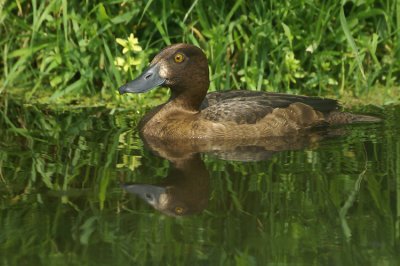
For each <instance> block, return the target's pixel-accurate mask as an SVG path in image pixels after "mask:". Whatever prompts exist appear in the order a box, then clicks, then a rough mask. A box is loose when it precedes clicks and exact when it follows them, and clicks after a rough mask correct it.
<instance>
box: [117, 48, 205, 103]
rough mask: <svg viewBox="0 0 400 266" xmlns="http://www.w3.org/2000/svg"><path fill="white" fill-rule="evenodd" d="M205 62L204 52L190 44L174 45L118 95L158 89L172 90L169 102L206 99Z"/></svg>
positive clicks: (159, 55) (120, 89) (154, 60)
mask: <svg viewBox="0 0 400 266" xmlns="http://www.w3.org/2000/svg"><path fill="white" fill-rule="evenodd" d="M209 83H210V81H209V72H208V62H207V58H206V56H205V54H204V53H203V51H202V50H201V49H200V48H198V47H196V46H194V45H191V44H184V43H179V44H174V45H171V46H168V47H166V48H164V49H163V50H162V51H161V52H160V53H158V54H157V55H156V56H155V57H154V59H153V61H152V62H151V63H150V66H149V67H148V68H147V69H146V70H145V71H144V72H143V73H142V74H141V75H140V76H139V77H137V78H136V79H135V80H133V81H131V82H129V83H127V84H125V85H123V86H122V87H120V88H119V89H118V90H119V93H120V94H124V93H128V92H131V93H142V92H146V91H149V90H151V89H153V88H155V87H158V86H165V87H169V88H170V89H171V92H172V93H171V98H172V99H175V98H178V97H180V96H182V95H185V97H186V98H191V97H195V98H201V99H199V100H200V102H201V100H202V99H203V98H204V97H205V95H206V93H207V90H208V86H209Z"/></svg>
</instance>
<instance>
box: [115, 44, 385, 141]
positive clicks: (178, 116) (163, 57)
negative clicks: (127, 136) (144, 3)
mask: <svg viewBox="0 0 400 266" xmlns="http://www.w3.org/2000/svg"><path fill="white" fill-rule="evenodd" d="M209 83H210V81H209V71H208V62H207V58H206V56H205V54H204V53H203V51H202V50H201V49H200V48H198V47H196V46H194V45H190V44H183V43H181V44H174V45H171V46H168V47H166V48H164V49H163V50H162V51H161V52H160V53H159V54H157V55H156V56H155V58H154V59H153V61H152V62H151V63H150V66H149V67H148V68H147V69H146V70H145V71H144V72H143V73H142V74H141V75H140V76H139V77H138V78H136V79H135V80H133V81H131V82H129V83H127V84H126V85H124V86H122V87H120V88H119V92H120V93H121V94H124V93H127V92H132V93H142V92H146V91H148V90H150V89H152V88H155V87H158V86H164V87H169V88H170V89H171V97H170V99H169V100H168V102H166V103H164V104H162V105H160V106H157V107H156V108H154V109H153V110H151V111H150V112H149V113H148V114H146V115H145V116H144V117H143V118H142V120H141V122H140V125H139V128H140V133H141V134H142V136H144V137H145V138H161V139H165V140H167V139H170V140H179V139H192V140H193V139H202V140H229V139H232V140H234V139H256V138H268V137H281V136H287V135H302V134H305V133H306V132H307V131H308V130H309V129H311V128H315V127H320V126H326V125H335V124H347V123H354V122H376V121H379V120H380V119H378V118H375V117H371V116H366V115H357V114H351V113H345V112H340V111H339V108H340V106H339V104H338V102H337V101H336V100H332V99H324V98H319V97H307V96H297V95H289V94H281V93H268V92H258V91H244V90H236V91H227V92H215V93H210V94H208V95H207V90H208V87H209Z"/></svg>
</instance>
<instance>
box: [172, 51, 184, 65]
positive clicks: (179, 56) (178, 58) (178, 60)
mask: <svg viewBox="0 0 400 266" xmlns="http://www.w3.org/2000/svg"><path fill="white" fill-rule="evenodd" d="M184 59H185V57H184V56H183V54H181V53H177V54H176V55H175V57H174V60H175V63H182V62H183V60H184Z"/></svg>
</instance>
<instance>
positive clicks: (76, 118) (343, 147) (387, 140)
mask: <svg viewBox="0 0 400 266" xmlns="http://www.w3.org/2000/svg"><path fill="white" fill-rule="evenodd" d="M2 110H3V111H2V112H1V113H0V124H1V127H0V147H1V149H0V169H1V170H0V195H1V200H0V204H1V205H0V206H1V219H0V226H1V231H0V264H1V265H188V264H193V265H398V263H399V261H400V255H399V243H400V242H399V239H400V156H399V154H400V134H399V133H400V126H399V124H398V121H397V118H398V117H400V106H387V107H384V108H382V109H380V108H370V109H369V111H372V112H374V113H377V114H379V115H381V116H382V117H384V122H383V123H381V124H375V125H358V126H346V127H342V128H340V129H335V130H334V131H331V132H330V133H329V134H325V135H324V136H323V138H321V137H314V136H313V137H312V138H309V139H307V140H306V141H304V142H301V140H298V142H297V143H298V144H299V145H293V143H291V144H290V145H289V146H285V145H280V149H277V148H275V149H274V152H271V151H268V152H266V151H265V150H266V149H265V148H264V149H260V148H257V147H251V148H236V150H235V151H234V152H233V151H232V150H231V151H214V152H208V153H202V154H200V155H199V154H196V153H191V152H192V151H190V150H189V151H188V150H184V151H182V150H177V149H176V147H178V146H179V145H178V144H174V145H172V147H169V146H168V145H166V146H162V145H160V144H159V143H158V144H157V145H154V143H148V144H147V147H144V144H143V142H142V140H140V138H139V137H138V134H137V131H136V129H135V128H136V123H137V121H138V119H139V117H138V116H137V115H136V114H133V113H129V112H123V111H117V112H115V113H114V114H110V111H109V110H105V109H101V108H87V109H78V110H74V111H50V110H46V109H45V108H42V107H35V106H23V107H21V106H19V105H17V104H14V103H11V102H10V103H9V104H8V106H3V108H2ZM275 143H277V141H276V142H275ZM148 147H151V148H153V149H156V151H155V153H157V154H158V155H161V156H163V157H159V156H156V155H155V154H154V152H152V151H150V150H149V148H148ZM174 147H175V148H174ZM213 147H214V148H215V149H217V148H216V147H215V145H214V146H213ZM219 148H221V147H219ZM225 150H226V149H225ZM240 160H242V161H240ZM132 192H135V193H136V194H133V193H132ZM151 204H153V205H151Z"/></svg>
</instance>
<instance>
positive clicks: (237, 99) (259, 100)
mask: <svg viewBox="0 0 400 266" xmlns="http://www.w3.org/2000/svg"><path fill="white" fill-rule="evenodd" d="M294 103H301V104H297V105H296V112H295V113H293V114H292V112H293V110H292V109H293V108H291V109H288V110H287V111H285V112H289V113H288V114H286V116H287V115H290V116H291V119H292V120H301V119H304V115H307V114H308V115H311V113H312V112H313V111H312V110H314V111H315V112H317V113H319V112H321V113H322V114H327V113H330V112H332V111H335V110H338V109H339V107H340V106H339V104H338V102H337V101H336V100H332V99H324V98H319V97H307V96H298V95H290V94H282V93H266V92H259V91H244V90H236V91H226V92H213V93H210V94H208V95H207V97H206V98H205V99H204V101H203V103H202V105H201V109H202V111H201V114H202V117H203V118H205V119H207V120H211V121H215V122H228V121H231V122H235V123H237V124H254V123H257V122H258V121H260V120H261V119H263V118H265V117H266V116H267V115H269V114H270V116H271V115H277V116H282V115H283V114H282V112H284V110H285V109H286V108H287V107H289V106H290V105H291V104H294ZM278 109H279V112H278ZM274 110H275V111H274ZM303 113H304V114H303ZM311 117H313V118H314V117H316V116H315V114H312V115H311ZM311 117H310V118H311ZM318 117H320V115H318ZM297 118H298V119H297ZM308 120H309V119H308Z"/></svg>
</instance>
